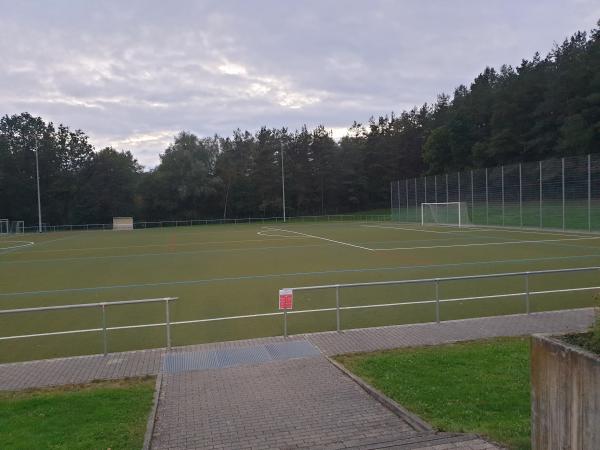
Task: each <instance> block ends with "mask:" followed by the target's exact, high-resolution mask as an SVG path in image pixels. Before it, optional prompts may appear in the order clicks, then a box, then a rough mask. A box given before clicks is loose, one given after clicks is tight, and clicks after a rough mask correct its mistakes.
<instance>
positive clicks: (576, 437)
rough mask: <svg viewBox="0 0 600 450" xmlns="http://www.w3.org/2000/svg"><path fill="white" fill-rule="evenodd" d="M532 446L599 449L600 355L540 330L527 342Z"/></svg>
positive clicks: (539, 449) (538, 449) (540, 448)
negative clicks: (529, 349) (544, 333)
mask: <svg viewBox="0 0 600 450" xmlns="http://www.w3.org/2000/svg"><path fill="white" fill-rule="evenodd" d="M531 432H532V435H531V441H532V447H533V449H534V450H552V449H560V450H563V449H564V450H566V449H572V450H576V449H577V450H579V449H582V450H587V449H589V450H599V449H600V358H599V357H598V356H596V355H593V354H591V353H589V352H586V351H584V350H582V349H580V348H578V347H574V346H571V345H567V344H565V343H563V342H562V341H560V340H558V339H555V338H551V337H549V336H544V335H535V336H533V337H532V342H531Z"/></svg>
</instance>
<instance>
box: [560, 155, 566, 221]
mask: <svg viewBox="0 0 600 450" xmlns="http://www.w3.org/2000/svg"><path fill="white" fill-rule="evenodd" d="M561 164H562V229H563V230H564V229H565V158H561Z"/></svg>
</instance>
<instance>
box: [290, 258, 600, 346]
mask: <svg viewBox="0 0 600 450" xmlns="http://www.w3.org/2000/svg"><path fill="white" fill-rule="evenodd" d="M599 270H600V266H597V267H578V268H572V269H549V270H537V271H525V272H504V273H494V274H484V275H465V276H458V277H440V278H421V279H414V280H398V281H374V282H364V283H346V284H325V285H317V286H301V287H295V288H289V289H291V290H292V291H294V292H295V291H310V290H323V289H335V307H330V308H318V309H306V310H296V311H285V312H284V314H283V317H284V319H283V320H284V324H283V329H284V336H286V337H287V328H288V325H287V315H288V314H306V313H315V312H325V311H335V312H336V331H338V332H340V331H341V330H342V325H341V311H343V310H352V309H367V308H385V307H391V306H403V305H427V304H435V321H436V322H437V323H440V321H441V320H442V319H441V317H440V304H441V303H451V302H458V301H467V300H483V299H492V298H508V297H519V296H522V297H523V299H524V303H525V312H526V313H527V314H530V313H531V306H530V301H529V300H530V297H531V296H533V295H543V294H553V293H560V292H577V291H584V290H596V289H600V286H586V287H577V288H565V289H548V290H542V291H531V290H530V289H529V282H530V277H532V276H536V275H547V274H559V273H574V272H592V271H599ZM506 277H523V283H524V291H522V292H511V293H505V294H491V295H478V296H470V297H458V298H447V299H440V284H441V283H444V282H450V281H464V280H482V279H494V278H506ZM407 284H432V285H433V286H434V287H435V298H434V299H432V300H415V301H408V302H395V303H380V304H367V305H353V306H342V305H341V301H340V290H341V289H345V288H356V287H366V286H389V285H407Z"/></svg>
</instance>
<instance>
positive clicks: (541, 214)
mask: <svg viewBox="0 0 600 450" xmlns="http://www.w3.org/2000/svg"><path fill="white" fill-rule="evenodd" d="M540 228H544V185H543V183H542V161H540Z"/></svg>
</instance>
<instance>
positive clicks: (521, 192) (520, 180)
mask: <svg viewBox="0 0 600 450" xmlns="http://www.w3.org/2000/svg"><path fill="white" fill-rule="evenodd" d="M521 166H522V164H521V163H519V222H520V225H521V226H523V173H522V167H521Z"/></svg>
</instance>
